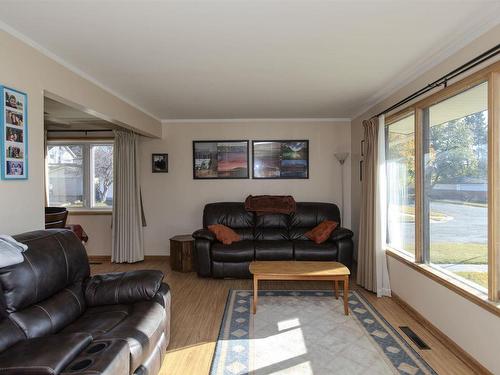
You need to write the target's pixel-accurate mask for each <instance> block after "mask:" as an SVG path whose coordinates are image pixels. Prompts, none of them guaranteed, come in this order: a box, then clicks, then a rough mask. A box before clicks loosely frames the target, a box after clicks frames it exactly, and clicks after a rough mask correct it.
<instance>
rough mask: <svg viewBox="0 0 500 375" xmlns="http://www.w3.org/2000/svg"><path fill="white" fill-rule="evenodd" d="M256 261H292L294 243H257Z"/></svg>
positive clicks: (283, 241)
mask: <svg viewBox="0 0 500 375" xmlns="http://www.w3.org/2000/svg"><path fill="white" fill-rule="evenodd" d="M255 259H257V260H292V259H293V242H292V241H285V240H281V241H279V240H277V241H255Z"/></svg>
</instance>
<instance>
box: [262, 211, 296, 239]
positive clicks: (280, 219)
mask: <svg viewBox="0 0 500 375" xmlns="http://www.w3.org/2000/svg"><path fill="white" fill-rule="evenodd" d="M289 221H290V218H289V216H288V215H285V214H266V215H259V216H257V217H256V219H255V234H254V238H255V239H256V240H288V239H289V236H288V225H289Z"/></svg>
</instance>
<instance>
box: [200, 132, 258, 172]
mask: <svg viewBox="0 0 500 375" xmlns="http://www.w3.org/2000/svg"><path fill="white" fill-rule="evenodd" d="M249 169H250V166H249V161H248V141H193V178H194V179H195V180H206V179H217V178H218V179H234V178H249V172H248V171H249Z"/></svg>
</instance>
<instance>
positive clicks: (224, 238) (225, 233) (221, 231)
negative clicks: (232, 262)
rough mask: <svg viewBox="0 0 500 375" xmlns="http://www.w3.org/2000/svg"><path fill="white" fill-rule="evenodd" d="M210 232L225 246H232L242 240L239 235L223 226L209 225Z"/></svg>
mask: <svg viewBox="0 0 500 375" xmlns="http://www.w3.org/2000/svg"><path fill="white" fill-rule="evenodd" d="M208 230H209V231H210V232H212V233H213V234H215V237H217V239H218V240H219V241H220V242H222V243H223V244H224V245H231V244H232V243H233V242H238V241H240V240H241V237H240V235H239V234H238V233H236V232H235V231H234V230H232V229H231V228H229V227H226V226H225V225H222V224H214V225H209V226H208Z"/></svg>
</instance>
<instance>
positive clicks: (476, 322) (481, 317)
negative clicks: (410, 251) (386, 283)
mask: <svg viewBox="0 0 500 375" xmlns="http://www.w3.org/2000/svg"><path fill="white" fill-rule="evenodd" d="M387 259H388V262H389V273H390V278H391V288H392V290H394V293H396V294H397V295H398V296H399V297H401V299H403V300H404V301H406V302H407V303H408V304H409V305H411V306H412V307H413V308H415V309H416V310H417V311H419V312H420V313H421V314H422V315H424V317H425V318H426V319H427V320H429V321H430V322H431V323H432V324H433V325H435V326H436V327H438V328H439V329H440V330H441V332H443V333H445V334H446V335H447V336H448V337H449V338H450V339H452V340H453V341H454V342H455V343H457V344H458V345H460V346H461V347H462V349H464V350H465V351H466V352H467V353H469V354H470V355H472V356H473V357H474V358H476V359H477V360H478V361H479V362H481V363H482V364H483V366H485V367H486V368H487V369H489V370H490V371H491V372H492V373H493V374H500V361H499V360H498V348H499V346H498V344H499V338H500V318H498V316H496V315H493V314H491V313H489V312H486V311H485V310H484V309H482V308H481V307H479V306H477V305H476V304H474V303H472V302H470V301H469V300H467V299H465V298H463V297H461V296H460V295H458V294H457V293H454V292H452V291H450V290H449V289H448V288H446V287H444V286H442V285H441V284H438V283H437V282H435V281H433V280H431V279H430V278H428V277H427V276H424V275H422V274H421V273H419V272H417V271H415V270H413V269H412V268H409V267H408V266H406V265H405V264H403V263H401V262H400V261H398V260H396V259H394V258H391V257H388V258H387ZM403 281H404V282H403Z"/></svg>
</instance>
